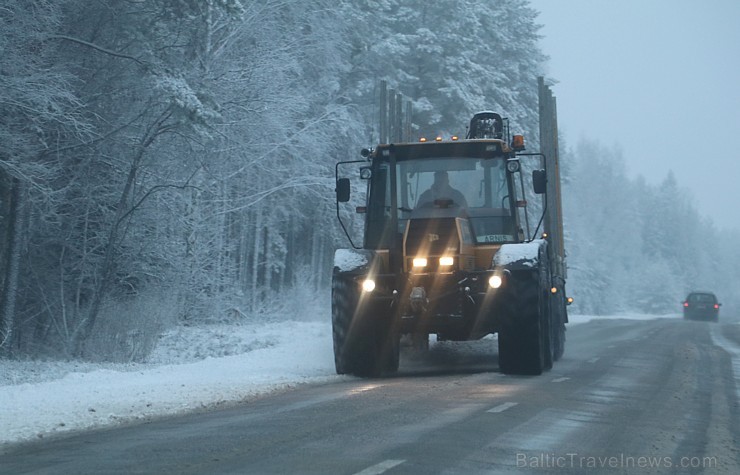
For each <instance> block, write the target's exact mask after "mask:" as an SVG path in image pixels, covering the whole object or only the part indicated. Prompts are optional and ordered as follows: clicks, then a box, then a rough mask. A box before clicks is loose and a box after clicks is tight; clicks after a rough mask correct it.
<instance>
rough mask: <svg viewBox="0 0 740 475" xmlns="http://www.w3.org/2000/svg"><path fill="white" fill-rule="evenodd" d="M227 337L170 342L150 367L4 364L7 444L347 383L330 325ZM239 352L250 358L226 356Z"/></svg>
mask: <svg viewBox="0 0 740 475" xmlns="http://www.w3.org/2000/svg"><path fill="white" fill-rule="evenodd" d="M223 330H225V328H221V329H209V328H206V329H194V330H192V331H190V330H187V329H180V330H178V331H177V332H175V334H174V335H173V334H170V335H165V337H164V338H163V340H162V342H161V344H160V347H159V348H157V350H156V351H155V353H154V355H153V362H152V363H148V364H140V365H135V364H132V365H97V366H96V365H90V364H80V363H72V362H70V363H58V362H57V363H48V364H44V363H38V362H27V363H24V362H9V361H2V362H0V371H1V372H2V373H3V377H2V380H1V381H0V384H2V386H0V401H2V402H3V403H2V404H0V444H3V445H7V444H8V443H11V442H17V441H23V440H28V439H32V438H40V437H43V436H45V435H48V434H54V433H59V432H65V431H74V430H82V429H91V428H98V427H104V426H109V425H114V424H119V423H125V422H131V421H136V420H143V419H148V418H152V417H155V416H163V415H171V414H178V413H184V412H188V411H193V410H195V409H199V408H206V407H213V406H218V405H222V404H228V403H233V402H238V401H243V400H245V399H248V398H250V397H253V396H255V395H258V394H262V393H267V392H270V391H274V390H276V389H280V388H285V387H290V386H295V385H298V384H303V383H315V382H322V381H328V380H332V379H336V378H339V376H337V375H336V374H335V372H334V356H333V350H332V339H331V324H330V323H324V322H321V323H317V322H282V323H274V324H266V325H260V326H258V327H234V326H231V327H229V333H228V334H226V333H225V332H222V331H223ZM202 332H207V333H210V334H211V336H214V335H218V334H222V336H223V337H222V338H212V339H211V340H210V343H211V344H210V345H207V344H204V342H203V341H202V340H200V339H199V338H198V337H202V336H203V335H202ZM206 341H208V340H206ZM235 349H239V350H241V351H244V353H242V354H228V353H229V352H233V351H235ZM195 358H201V359H200V360H198V361H194V359H195ZM182 361H186V362H185V363H183V364H176V363H178V362H182ZM26 371H28V374H25V372H26Z"/></svg>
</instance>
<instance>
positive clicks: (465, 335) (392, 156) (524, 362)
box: [332, 78, 571, 377]
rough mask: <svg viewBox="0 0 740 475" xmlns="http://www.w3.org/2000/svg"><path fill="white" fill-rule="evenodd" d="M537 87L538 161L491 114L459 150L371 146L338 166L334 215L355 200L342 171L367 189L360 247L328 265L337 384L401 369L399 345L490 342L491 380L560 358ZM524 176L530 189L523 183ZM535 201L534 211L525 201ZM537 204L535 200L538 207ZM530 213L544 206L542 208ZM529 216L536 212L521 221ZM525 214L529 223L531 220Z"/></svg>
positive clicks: (551, 190)
mask: <svg viewBox="0 0 740 475" xmlns="http://www.w3.org/2000/svg"><path fill="white" fill-rule="evenodd" d="M539 88H540V143H541V145H542V153H525V152H524V139H523V137H522V136H519V135H514V136H513V137H510V134H509V124H508V120H507V119H505V118H503V117H502V116H501V115H500V114H498V113H495V112H490V111H485V112H480V113H477V114H475V115H474V116H473V118H472V119H471V121H470V125H469V127H468V133H467V136H466V138H465V139H458V138H457V137H453V138H452V139H450V140H443V139H442V138H440V137H438V138H436V139H435V140H430V141H423V140H422V141H419V142H413V143H412V142H398V143H383V144H379V145H377V146H376V147H375V149H372V150H363V156H364V160H356V161H349V162H340V163H339V164H337V169H336V171H337V188H336V193H337V216H338V217H339V220H340V223H341V225H342V227H343V228H344V230H345V232H347V226H346V223H345V221H346V218H342V214H341V213H340V203H346V202H348V201H349V200H350V194H351V190H350V179H349V178H346V177H345V178H340V168H341V169H342V170H345V167H347V166H351V167H352V168H354V169H355V173H356V169H357V167H358V165H359V172H360V173H359V176H360V178H361V179H362V180H365V181H366V182H367V195H366V200H365V203H363V205H364V206H358V207H357V212H358V213H362V214H364V221H365V222H364V224H365V227H364V237H363V243H362V245H361V246H360V245H356V244H355V243H354V242H352V239H351V237H350V235H349V233H347V236H348V238H349V239H350V243H351V244H352V249H339V250H337V251H336V253H335V260H334V270H333V276H332V326H333V339H334V357H335V364H336V371H337V373H338V374H353V375H357V376H362V377H376V376H379V375H382V374H388V373H393V372H395V371H397V370H398V366H399V354H400V351H399V350H400V343H401V338H402V336H407V338H404V341H410V342H412V344H413V345H414V346H415V347H416V348H417V349H424V348H427V347H428V344H429V343H428V342H429V335H430V334H436V336H437V339H438V340H454V341H464V340H475V339H480V338H482V337H484V336H486V335H488V334H491V333H498V350H499V367H500V369H501V371H502V372H504V373H507V374H541V373H542V372H543V371H545V370H548V369H549V368H551V367H552V365H553V362H554V361H557V360H558V359H559V358H560V357H561V356H562V355H563V352H564V349H565V324H566V323H567V321H568V316H567V311H566V306H567V305H568V303H569V302H570V301H571V299H569V298H568V297H567V296H566V292H565V280H566V266H565V252H564V246H563V228H562V208H561V200H560V178H559V168H558V154H557V120H556V113H555V99H554V97H553V96H552V92H551V91H550V89H549V87H547V86H545V84H544V80H543V79H542V78H540V80H539ZM525 170H531V190H530V189H529V188H530V185H527V184H525V183H527V182H528V181H529V180H525V176H524V175H525V174H528V173H527V172H526V171H525ZM532 193H534V194H538V195H540V196H541V197H542V200H532V201H530V200H529V199H528V195H532ZM531 198H534V196H532V197H531ZM535 201H541V203H539V206H538V203H536V202H535ZM530 208H534V209H533V210H532V211H529V209H530ZM530 215H532V216H530Z"/></svg>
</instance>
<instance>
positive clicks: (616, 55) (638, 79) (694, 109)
mask: <svg viewBox="0 0 740 475" xmlns="http://www.w3.org/2000/svg"><path fill="white" fill-rule="evenodd" d="M530 4H531V6H532V7H533V8H534V9H535V10H538V11H540V12H541V14H540V16H539V17H538V23H540V24H542V25H543V28H542V29H541V30H540V33H541V34H542V35H543V36H544V38H543V39H542V40H541V43H540V44H541V46H542V49H543V52H544V53H545V54H547V55H549V56H550V61H549V63H548V64H549V69H548V72H547V74H548V76H549V77H551V78H553V79H555V80H556V81H558V83H557V84H556V85H555V86H554V87H553V90H554V93H555V95H556V96H557V98H558V120H559V125H560V130H561V133H564V134H565V140H566V142H567V143H568V145H569V146H571V147H573V146H575V145H576V143H577V142H578V141H579V139H580V138H586V139H589V140H595V141H598V142H599V143H601V144H602V145H604V146H614V147H618V148H620V149H621V150H622V153H623V155H624V158H625V162H626V164H627V168H628V173H629V175H630V176H631V177H633V178H634V177H636V176H637V175H642V176H644V177H645V179H646V180H647V182H648V183H652V184H658V183H660V182H661V181H663V179H664V178H665V177H666V175H667V174H668V170H673V172H674V174H675V176H676V179H677V181H678V182H679V185H681V186H683V187H687V188H689V189H690V190H691V192H692V194H693V197H694V199H695V200H694V202H695V205H696V208H697V209H698V210H699V212H700V213H701V214H702V215H704V216H708V217H710V218H712V220H713V221H714V223H715V224H716V225H717V226H718V227H720V228H730V227H731V228H736V229H740V183H738V182H740V150H739V149H738V147H740V144H738V139H739V138H740V0H706V1H702V2H697V1H695V0H692V1H690V0H618V1H617V0H611V1H609V0H531V1H530Z"/></svg>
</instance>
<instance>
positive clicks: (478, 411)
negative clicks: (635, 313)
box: [0, 319, 740, 474]
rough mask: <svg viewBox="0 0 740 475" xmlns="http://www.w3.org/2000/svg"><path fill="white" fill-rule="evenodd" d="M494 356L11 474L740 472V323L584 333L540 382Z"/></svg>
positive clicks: (419, 366)
mask: <svg viewBox="0 0 740 475" xmlns="http://www.w3.org/2000/svg"><path fill="white" fill-rule="evenodd" d="M494 343H495V342H493V341H491V340H488V341H482V342H476V343H475V344H465V345H437V346H436V347H434V348H433V349H432V351H431V352H430V353H429V354H427V355H424V356H416V357H415V358H409V357H407V356H408V355H404V356H406V357H405V358H404V359H403V360H402V361H403V362H402V367H401V371H400V374H399V375H398V376H397V377H393V378H387V379H377V380H360V379H353V378H337V379H336V380H334V381H330V382H328V383H322V384H315V385H309V386H303V387H299V388H296V389H292V390H289V391H285V392H281V393H279V394H276V395H274V396H268V397H263V398H260V399H258V400H255V401H252V402H249V403H247V404H244V405H240V406H238V407H233V408H229V409H222V410H215V411H210V412H206V413H201V414H196V415H190V416H183V417H177V418H172V419H168V420H161V421H157V422H152V423H147V424H143V425H138V426H132V427H127V428H121V429H115V430H108V431H99V432H92V433H87V434H83V435H78V436H74V437H70V438H65V439H60V440H50V441H45V442H41V443H37V444H34V445H29V446H25V447H20V448H17V449H15V450H14V451H11V452H8V453H6V454H4V455H0V473H3V474H4V473H14V474H20V473H80V474H81V473H183V474H185V473H305V474H311V473H321V474H323V473H346V474H358V473H362V474H371V473H374V474H379V473H389V474H391V473H393V474H400V473H408V474H412V473H413V474H418V473H449V474H458V473H459V474H471V473H507V472H510V473H548V472H557V473H578V472H584V473H586V472H588V473H593V472H598V473H625V472H636V471H640V472H645V473H700V472H702V471H703V472H706V473H730V474H734V473H740V450H739V449H738V447H740V401H739V400H738V398H739V394H738V393H739V391H738V389H739V388H740V379H738V378H740V374H739V373H738V369H739V368H740V363H739V359H740V325H738V324H729V323H720V324H708V323H703V322H686V321H682V320H680V319H656V320H648V321H636V320H603V321H593V322H590V323H585V324H581V325H575V326H572V327H571V328H570V329H569V331H568V343H567V350H566V356H565V358H564V359H563V360H562V361H561V362H559V363H558V364H556V366H555V368H554V369H553V370H552V371H551V372H549V373H546V374H545V375H543V376H539V377H512V376H504V375H502V374H500V373H499V372H498V368H497V363H496V355H495V351H491V348H492V347H493V346H494Z"/></svg>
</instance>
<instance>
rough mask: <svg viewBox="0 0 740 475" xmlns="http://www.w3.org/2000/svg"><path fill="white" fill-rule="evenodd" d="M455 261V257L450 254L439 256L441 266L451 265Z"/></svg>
mask: <svg viewBox="0 0 740 475" xmlns="http://www.w3.org/2000/svg"><path fill="white" fill-rule="evenodd" d="M454 263H455V259H454V258H452V257H450V256H442V257H440V258H439V265H440V266H451V265H452V264H454Z"/></svg>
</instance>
